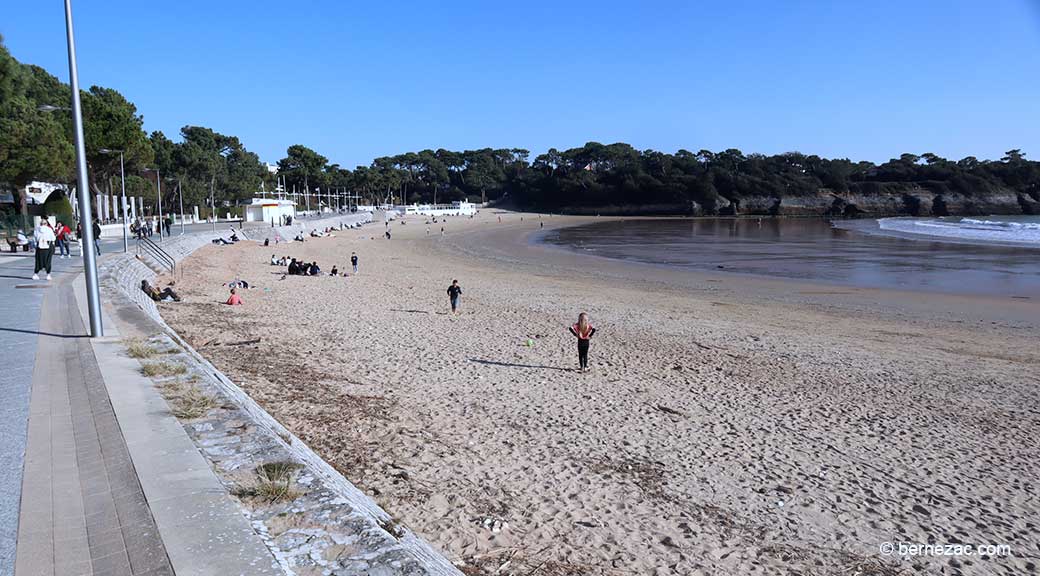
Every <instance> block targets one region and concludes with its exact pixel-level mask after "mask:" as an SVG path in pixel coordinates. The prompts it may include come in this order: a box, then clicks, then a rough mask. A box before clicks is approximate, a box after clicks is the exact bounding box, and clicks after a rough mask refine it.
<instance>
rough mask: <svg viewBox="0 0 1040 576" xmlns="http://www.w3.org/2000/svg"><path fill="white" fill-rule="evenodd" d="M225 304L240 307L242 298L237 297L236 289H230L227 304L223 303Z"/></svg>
mask: <svg viewBox="0 0 1040 576" xmlns="http://www.w3.org/2000/svg"><path fill="white" fill-rule="evenodd" d="M225 304H227V305H228V306H241V305H242V297H241V296H239V295H238V289H237V288H232V289H231V296H228V299H227V302H225Z"/></svg>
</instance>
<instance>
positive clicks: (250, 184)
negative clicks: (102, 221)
mask: <svg viewBox="0 0 1040 576" xmlns="http://www.w3.org/2000/svg"><path fill="white" fill-rule="evenodd" d="M81 98H82V102H83V117H84V140H85V146H86V151H87V154H86V155H87V162H88V165H89V170H88V173H89V175H90V187H91V191H92V192H93V193H99V192H109V191H117V190H118V177H119V155H118V154H113V153H111V152H105V150H123V151H124V152H123V156H124V161H125V166H124V168H125V171H126V174H127V177H126V189H127V194H128V195H132V196H143V197H145V198H146V199H149V200H150V202H151V203H152V204H154V202H155V182H154V181H155V173H154V172H147V171H146V169H156V168H157V169H158V170H159V172H160V173H161V174H162V175H163V179H164V187H165V188H164V190H174V189H175V188H172V187H174V186H180V187H181V189H182V191H183V195H184V202H185V205H186V206H188V205H198V206H206V205H208V204H209V199H210V198H213V199H214V200H215V202H216V203H217V205H218V206H220V205H226V204H230V203H235V202H238V201H241V200H246V199H248V198H250V197H253V196H255V195H256V194H257V192H258V190H259V189H260V188H261V186H263V187H264V188H265V189H266V190H268V191H272V190H274V187H275V186H276V185H277V184H279V183H281V184H284V185H285V186H286V187H287V189H288V190H292V189H293V188H294V187H295V189H296V190H297V191H298V192H304V191H305V190H306V191H310V192H311V193H312V194H313V192H314V191H315V190H316V189H320V190H321V191H322V193H323V194H324V193H326V192H328V191H329V190H330V189H338V190H349V191H352V192H356V193H358V194H359V195H360V196H361V199H362V203H379V202H382V201H384V200H388V199H389V200H393V201H395V202H407V203H411V202H421V203H430V202H435V203H446V202H450V201H454V200H463V199H468V200H471V201H495V200H508V201H510V202H512V203H514V204H515V205H517V206H519V207H522V208H531V209H539V210H555V211H564V210H568V209H579V208H595V207H599V206H631V207H634V208H636V209H638V208H639V207H650V206H657V207H661V209H662V210H664V211H668V212H677V213H688V212H696V213H705V214H716V213H720V212H725V211H726V210H727V209H732V206H733V204H734V202H738V203H739V201H740V200H741V199H744V198H749V197H769V198H781V197H791V196H808V195H814V194H821V193H834V194H860V195H867V196H869V195H878V194H893V193H902V192H906V191H908V190H927V191H930V192H933V193H935V194H940V195H941V194H960V195H963V196H969V197H971V196H984V195H987V194H993V193H1001V192H1011V193H1016V194H1022V195H1027V196H1029V197H1030V198H1032V199H1033V200H1034V201H1040V162H1034V161H1029V160H1027V159H1026V158H1025V154H1024V153H1023V152H1022V151H1021V150H1010V151H1008V152H1007V153H1006V154H1005V156H1004V157H1003V158H1001V159H1000V160H992V161H991V160H979V159H977V158H974V157H967V158H963V159H961V160H948V159H945V158H941V157H939V156H937V155H935V154H930V153H928V154H921V155H914V154H903V155H901V156H900V157H899V158H894V159H892V160H889V161H888V162H885V163H882V164H875V163H872V162H866V161H860V162H853V161H851V160H848V159H827V158H821V157H819V156H815V155H806V154H802V153H799V152H789V153H784V154H776V155H772V156H766V155H762V154H745V153H743V152H741V151H740V150H736V149H729V150H724V151H721V152H711V151H708V150H699V151H698V152H690V151H687V150H679V151H678V152H675V153H674V154H669V153H665V152H659V151H656V150H637V149H636V148H634V147H632V146H630V145H628V144H624V143H616V144H600V143H596V142H590V143H588V144H585V145H584V146H581V147H579V148H572V149H569V150H564V151H559V150H556V149H555V148H553V149H550V150H549V151H547V152H545V153H544V154H540V155H538V156H535V157H534V158H531V154H530V152H529V151H528V150H525V149H522V148H508V149H505V148H503V149H492V148H484V149H478V150H465V151H451V150H445V149H438V150H422V151H418V152H408V153H404V154H398V155H395V156H385V157H380V158H376V159H375V160H373V161H372V163H371V164H370V165H368V166H357V167H356V168H354V169H353V170H350V169H348V168H344V167H341V166H339V165H338V164H334V163H329V160H328V158H327V157H325V156H323V155H321V154H320V153H318V152H317V151H315V150H312V149H310V148H308V147H306V146H304V145H301V144H295V145H292V146H289V148H288V149H287V150H286V155H285V157H284V158H282V159H280V160H279V161H278V174H277V175H272V174H271V173H270V172H269V171H268V170H267V169H266V167H265V166H264V165H263V164H262V163H261V162H260V159H259V157H258V156H257V155H256V154H255V153H253V152H250V151H249V150H248V149H247V148H246V147H245V145H244V144H243V143H242V142H241V141H240V140H239V139H238V138H237V137H235V136H230V135H225V134H221V133H219V132H216V131H214V130H212V129H210V128H206V127H202V126H190V125H189V126H185V127H184V128H182V129H181V131H180V134H179V141H177V142H174V141H173V140H171V139H170V138H168V137H167V136H166V135H164V134H163V133H162V132H152V133H151V134H147V133H146V132H145V131H144V130H143V128H142V126H143V118H142V116H141V115H140V114H139V113H138V111H137V108H136V107H135V106H134V104H133V103H132V102H129V101H128V100H127V99H126V98H125V97H123V96H122V95H121V94H120V93H119V92H118V91H116V90H113V89H111V88H104V87H99V86H92V87H90V89H89V90H86V91H84V92H83V93H82V96H81ZM69 100H70V92H69V87H68V85H66V84H63V83H61V82H60V81H59V80H58V79H57V78H55V77H54V76H52V75H51V74H49V73H47V72H46V71H45V70H43V69H42V68H40V67H38V66H32V65H26V64H22V63H19V62H18V61H17V60H15V59H14V58H13V57H12V56H11V55H10V54H9V52H8V51H7V50H6V48H4V46H3V42H2V38H0V182H6V183H7V184H10V185H13V186H15V187H18V188H22V187H24V186H25V185H26V184H28V183H29V182H30V181H32V180H46V181H54V182H72V181H73V180H74V154H73V145H72V142H71V134H72V126H71V119H70V117H69V114H68V113H64V112H44V111H40V109H39V107H40V106H41V105H61V106H65V105H67V103H68V102H69ZM163 196H164V202H165V203H166V204H167V205H166V206H164V211H170V210H175V209H176V202H177V197H176V195H175V194H172V193H170V194H167V193H164V195H163Z"/></svg>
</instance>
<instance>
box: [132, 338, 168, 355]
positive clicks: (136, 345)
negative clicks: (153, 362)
mask: <svg viewBox="0 0 1040 576" xmlns="http://www.w3.org/2000/svg"><path fill="white" fill-rule="evenodd" d="M123 343H124V344H125V345H126V354H127V355H128V356H130V357H131V358H138V359H141V358H151V357H152V356H155V355H156V354H161V353H162V352H160V351H159V349H158V348H156V347H155V346H152V345H151V344H149V343H148V342H147V341H145V340H141V339H139V338H128V339H126V340H124V341H123Z"/></svg>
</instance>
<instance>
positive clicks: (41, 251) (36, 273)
mask: <svg viewBox="0 0 1040 576" xmlns="http://www.w3.org/2000/svg"><path fill="white" fill-rule="evenodd" d="M33 239H35V240H36V267H35V269H34V270H33V280H39V279H40V270H43V269H46V270H47V279H48V280H50V279H51V258H53V257H54V242H55V236H54V228H51V223H50V222H49V221H48V220H47V219H46V218H45V219H43V220H41V221H40V225H39V226H38V227H37V228H36V230H34V231H33Z"/></svg>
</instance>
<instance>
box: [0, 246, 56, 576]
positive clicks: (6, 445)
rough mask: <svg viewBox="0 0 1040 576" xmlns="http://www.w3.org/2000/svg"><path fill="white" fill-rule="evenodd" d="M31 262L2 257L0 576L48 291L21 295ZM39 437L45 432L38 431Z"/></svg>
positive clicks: (8, 553) (8, 554)
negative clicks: (40, 323)
mask: <svg viewBox="0 0 1040 576" xmlns="http://www.w3.org/2000/svg"><path fill="white" fill-rule="evenodd" d="M32 269H33V259H32V256H31V255H30V256H15V255H11V254H8V253H3V254H2V256H0V293H2V294H3V304H2V305H0V353H3V354H4V355H5V359H4V363H3V365H4V369H3V370H0V398H3V402H0V438H2V439H3V442H0V575H4V576H7V575H10V574H11V573H13V572H14V559H15V540H16V538H17V535H18V508H19V503H20V502H21V496H22V471H23V464H24V459H25V445H26V440H27V438H28V434H29V430H28V426H27V423H28V420H29V396H30V383H31V382H32V377H33V366H34V364H35V361H36V341H37V339H38V338H39V335H38V334H37V331H38V330H39V321H40V307H41V306H42V304H43V297H44V295H45V294H46V291H45V290H21V289H17V288H15V286H17V285H21V284H27V283H32V280H31V278H32ZM37 433H42V431H40V430H37Z"/></svg>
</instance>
